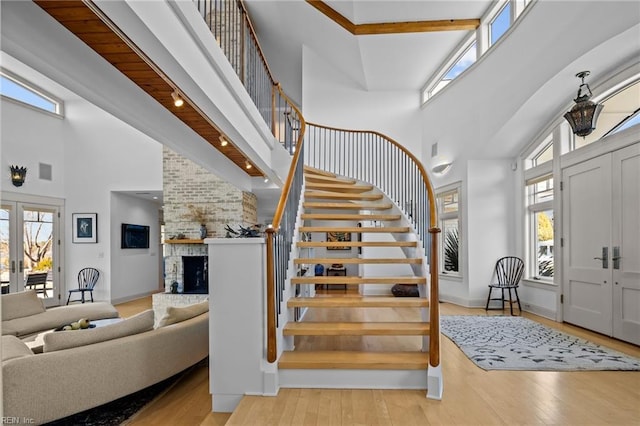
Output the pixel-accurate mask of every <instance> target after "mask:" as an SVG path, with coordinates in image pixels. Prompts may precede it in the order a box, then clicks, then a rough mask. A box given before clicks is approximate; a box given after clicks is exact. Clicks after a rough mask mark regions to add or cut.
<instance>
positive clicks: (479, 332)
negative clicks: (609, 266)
mask: <svg viewBox="0 0 640 426" xmlns="http://www.w3.org/2000/svg"><path fill="white" fill-rule="evenodd" d="M440 320H441V331H442V334H444V335H445V336H447V337H448V338H449V339H451V341H453V343H455V344H456V345H457V346H458V347H459V348H460V349H462V352H464V354H465V355H467V356H468V357H469V359H471V360H472V361H473V362H474V363H475V364H476V365H477V366H478V367H480V368H482V369H485V370H533V371H579V370H585V371H586V370H630V371H637V370H640V359H638V358H634V357H631V356H628V355H625V354H622V353H620V352H616V351H614V350H612V349H607V348H605V347H602V346H598V345H596V344H595V343H591V342H588V341H586V340H584V339H580V338H578V337H575V336H571V335H569V334H566V333H563V332H560V331H558V330H554V329H552V328H549V327H546V326H544V325H542V324H539V323H537V322H534V321H531V320H529V319H527V318H522V317H511V316H509V317H507V316H473V315H456V316H442V317H441V319H440Z"/></svg>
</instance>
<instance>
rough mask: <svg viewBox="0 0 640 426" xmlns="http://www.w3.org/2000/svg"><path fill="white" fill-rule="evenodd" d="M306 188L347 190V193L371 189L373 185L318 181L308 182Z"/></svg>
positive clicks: (330, 190)
mask: <svg viewBox="0 0 640 426" xmlns="http://www.w3.org/2000/svg"><path fill="white" fill-rule="evenodd" d="M305 188H306V189H307V190H310V189H313V190H318V191H329V192H337V193H341V192H349V193H362V192H368V191H372V190H373V185H353V184H348V183H347V184H341V183H319V182H308V183H307V184H306V185H305Z"/></svg>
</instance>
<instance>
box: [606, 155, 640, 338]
mask: <svg viewBox="0 0 640 426" xmlns="http://www.w3.org/2000/svg"><path fill="white" fill-rule="evenodd" d="M612 170H613V175H612V176H613V213H614V214H613V238H612V249H611V250H612V253H611V255H612V264H611V268H612V272H613V336H614V337H616V338H618V339H621V340H625V341H627V342H631V343H635V344H636V345H640V144H635V145H632V146H630V147H627V148H624V149H621V150H619V151H615V152H614V153H613V157H612Z"/></svg>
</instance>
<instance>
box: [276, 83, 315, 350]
mask: <svg viewBox="0 0 640 426" xmlns="http://www.w3.org/2000/svg"><path fill="white" fill-rule="evenodd" d="M275 87H277V90H278V92H279V93H280V95H281V96H282V97H283V99H284V100H285V101H286V102H287V104H289V106H290V107H291V109H292V110H293V111H295V113H296V115H297V117H298V118H299V120H300V131H299V132H298V140H297V141H296V151H295V154H294V155H293V159H292V160H291V164H290V165H289V174H288V175H287V180H286V181H285V183H284V186H283V187H282V192H281V193H280V199H279V200H278V206H277V207H276V211H275V214H274V215H273V221H272V222H271V225H270V226H269V227H268V228H267V230H266V232H267V241H266V243H267V247H266V248H267V257H266V262H267V271H266V272H267V290H266V297H267V361H268V362H269V363H273V362H275V361H276V359H277V358H278V348H277V333H276V328H277V325H276V297H275V296H276V288H275V286H276V282H275V268H274V260H275V257H274V246H273V242H274V239H275V234H277V233H278V232H279V230H280V222H281V221H282V217H283V215H284V210H285V206H286V205H287V199H288V198H289V195H290V192H291V187H292V185H293V179H294V176H295V173H296V167H297V165H298V162H299V161H301V158H300V155H302V152H303V150H302V144H303V143H304V133H305V131H306V127H307V124H306V122H305V121H304V117H303V116H302V113H300V110H299V109H298V108H297V107H296V106H295V104H294V103H293V102H291V100H290V99H289V97H288V96H287V95H286V94H285V93H284V92H283V90H282V88H281V87H280V84H277V85H276V86H275Z"/></svg>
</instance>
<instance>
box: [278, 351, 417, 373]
mask: <svg viewBox="0 0 640 426" xmlns="http://www.w3.org/2000/svg"><path fill="white" fill-rule="evenodd" d="M428 364H429V353H428V352H356V351H284V352H283V353H282V355H281V356H280V359H279V360H278V367H279V368H283V369H355V370H359V369H362V370H424V369H426V368H427V367H428Z"/></svg>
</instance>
